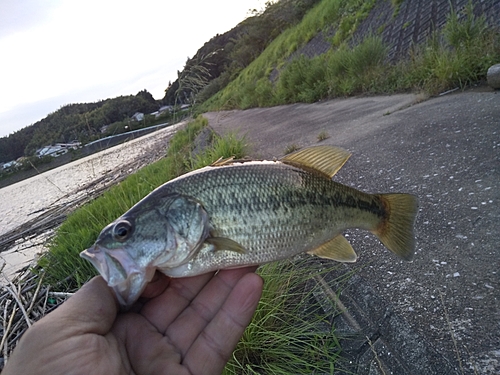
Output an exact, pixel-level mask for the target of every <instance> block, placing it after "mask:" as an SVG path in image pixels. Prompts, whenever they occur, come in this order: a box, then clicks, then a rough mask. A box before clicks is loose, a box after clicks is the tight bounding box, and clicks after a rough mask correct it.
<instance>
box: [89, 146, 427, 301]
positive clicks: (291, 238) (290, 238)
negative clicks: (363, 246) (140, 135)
mask: <svg viewBox="0 0 500 375" xmlns="http://www.w3.org/2000/svg"><path fill="white" fill-rule="evenodd" d="M349 156H350V153H348V152H347V151H345V150H343V149H340V148H336V147H331V146H316V147H310V148H306V149H303V150H300V151H298V152H295V153H293V154H290V155H287V156H285V157H284V158H282V159H281V160H279V161H219V162H218V163H216V164H215V165H212V166H210V167H205V168H202V169H199V170H196V171H194V172H190V173H187V174H185V175H183V176H180V177H178V178H176V179H174V180H171V181H169V182H167V183H166V184H164V185H162V186H160V187H159V188H157V189H156V190H154V191H153V192H152V193H151V194H149V195H148V196H147V197H145V198H144V199H142V200H141V201H140V202H138V203H137V204H136V205H135V206H133V207H132V208H131V209H130V210H129V211H128V212H126V213H125V214H124V215H122V216H121V217H119V218H118V219H117V220H115V221H114V222H112V223H111V224H109V225H108V226H107V227H105V228H104V229H103V230H102V232H101V234H100V235H99V237H98V238H97V241H96V242H95V244H94V245H93V246H92V247H91V248H89V249H87V250H85V251H83V252H82V253H81V256H82V257H83V258H85V259H88V260H89V261H91V262H92V264H93V265H94V266H95V267H96V268H97V270H98V271H99V272H100V273H101V275H102V276H103V277H104V279H105V280H106V281H107V282H108V284H109V285H110V286H111V287H112V288H113V289H114V290H115V292H116V294H117V296H118V299H119V301H120V303H121V304H122V305H123V306H124V307H128V306H130V305H131V304H133V303H134V302H135V301H136V300H137V298H139V296H140V294H141V293H142V291H143V290H144V288H145V286H146V285H147V283H148V282H149V281H150V280H151V278H152V277H153V275H154V273H155V271H156V270H159V271H161V272H163V273H164V274H166V275H168V276H171V277H185V276H194V275H199V274H202V273H206V272H210V271H214V270H218V269H223V268H236V267H242V266H246V265H257V264H263V263H268V262H272V261H276V260H280V259H284V258H287V257H290V256H293V255H295V254H298V253H300V252H307V253H309V254H312V255H316V256H319V257H322V258H329V259H333V260H336V261H340V262H354V261H355V260H356V258H357V255H356V253H355V252H354V250H353V249H352V247H351V245H350V244H349V242H348V241H347V240H346V239H345V238H344V237H343V236H342V234H341V233H342V231H343V230H345V229H347V228H362V229H366V230H369V231H371V232H372V233H374V234H375V235H376V236H377V237H378V238H379V239H380V241H381V242H382V243H383V244H384V245H385V246H386V247H387V248H388V249H389V250H391V251H392V252H394V253H395V254H397V255H398V256H399V257H401V258H402V259H405V260H411V259H412V257H413V254H414V247H415V239H414V234H413V225H414V221H415V217H416V214H417V210H418V208H417V205H418V204H417V199H416V197H415V196H413V195H410V194H367V193H363V192H361V191H358V190H356V189H353V188H351V187H348V186H345V185H342V184H339V183H337V182H334V181H333V180H332V177H333V176H334V175H335V173H336V172H337V171H338V170H339V169H340V168H341V167H342V165H343V164H344V163H345V162H346V161H347V159H348V158H349Z"/></svg>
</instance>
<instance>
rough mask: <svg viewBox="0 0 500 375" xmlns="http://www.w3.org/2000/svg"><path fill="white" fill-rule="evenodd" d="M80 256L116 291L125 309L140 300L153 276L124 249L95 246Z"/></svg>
mask: <svg viewBox="0 0 500 375" xmlns="http://www.w3.org/2000/svg"><path fill="white" fill-rule="evenodd" d="M80 256H81V257H82V258H84V259H87V260H88V261H90V262H91V263H92V265H93V266H94V267H95V268H96V269H97V270H98V271H99V273H100V274H101V275H102V277H103V278H104V280H106V282H107V283H108V285H109V286H110V287H111V288H112V289H113V290H114V292H115V294H116V297H117V299H118V302H119V303H120V305H121V306H122V307H125V308H129V307H130V306H131V305H132V304H133V303H134V301H136V300H137V299H138V298H139V296H140V295H141V293H142V292H143V290H144V288H145V287H146V285H147V283H148V282H149V281H150V280H148V279H151V278H152V276H153V275H150V277H149V278H148V277H147V275H146V272H145V271H143V270H141V269H140V267H139V266H138V265H137V264H136V263H135V262H134V260H133V259H132V258H131V257H130V255H129V254H128V253H127V251H126V250H125V249H124V248H117V249H113V250H108V249H103V248H100V247H99V246H98V245H93V246H92V247H90V248H88V249H87V250H84V251H82V252H81V253H80ZM153 273H154V272H153ZM148 276H149V275H148Z"/></svg>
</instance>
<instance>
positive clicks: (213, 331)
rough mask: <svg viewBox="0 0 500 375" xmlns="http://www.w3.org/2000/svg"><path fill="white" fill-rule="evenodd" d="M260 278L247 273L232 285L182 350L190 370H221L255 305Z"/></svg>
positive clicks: (258, 295) (248, 321) (198, 372)
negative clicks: (203, 325)
mask: <svg viewBox="0 0 500 375" xmlns="http://www.w3.org/2000/svg"><path fill="white" fill-rule="evenodd" d="M262 284H263V281H262V279H261V278H260V276H258V275H256V274H254V273H249V274H246V275H245V276H243V277H242V278H241V279H240V280H239V281H238V282H237V284H236V285H235V287H234V289H232V291H231V293H230V294H229V296H228V297H227V299H226V301H225V302H224V303H223V305H222V307H221V309H220V310H219V311H218V312H217V313H216V314H215V316H214V317H213V319H212V320H211V321H210V323H209V324H208V325H207V326H206V327H205V329H204V330H203V331H202V332H201V334H200V335H199V336H198V337H197V339H196V340H195V342H194V343H193V345H192V346H191V347H190V348H189V350H188V352H187V353H186V354H185V357H184V360H183V364H184V365H185V366H187V367H188V368H189V370H190V373H191V374H220V373H221V372H222V370H223V368H224V366H225V364H226V363H227V361H228V360H229V358H230V356H231V353H232V352H233V350H234V348H235V347H236V344H237V343H238V341H239V339H240V338H241V336H242V335H243V332H244V331H245V328H246V327H247V325H248V324H249V323H250V321H251V319H252V316H253V314H254V312H255V309H256V308H257V304H258V302H259V299H260V296H261V293H262Z"/></svg>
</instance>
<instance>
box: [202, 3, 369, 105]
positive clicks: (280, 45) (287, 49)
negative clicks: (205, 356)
mask: <svg viewBox="0 0 500 375" xmlns="http://www.w3.org/2000/svg"><path fill="white" fill-rule="evenodd" d="M374 3H375V1H373V0H370V1H367V2H366V1H362V0H323V1H321V2H320V3H319V4H318V5H316V6H315V7H314V8H313V9H311V10H310V11H309V12H308V13H307V14H306V15H305V16H304V18H303V19H302V21H301V22H300V23H299V24H298V25H296V26H294V27H292V28H289V29H287V30H285V31H284V32H283V33H281V34H280V35H279V36H278V37H277V38H276V39H275V40H274V41H273V42H272V43H271V44H270V45H269V46H268V47H267V48H266V49H265V50H264V52H263V53H262V54H261V55H260V56H259V57H257V59H255V60H254V61H253V62H252V63H251V64H250V65H249V66H248V67H247V68H245V69H244V70H243V71H242V72H241V73H240V74H239V75H238V77H237V78H236V79H235V80H233V81H232V82H230V83H229V84H228V85H227V86H226V87H225V88H224V89H223V90H222V91H220V92H218V93H217V94H216V95H214V96H213V97H212V98H210V99H209V100H208V101H207V102H206V103H205V104H204V105H203V106H202V107H201V111H206V110H221V109H228V108H242V109H244V108H250V107H256V106H261V107H263V106H270V105H275V104H279V103H280V101H279V100H277V97H276V95H275V93H274V92H273V91H274V88H273V84H272V83H271V82H270V80H269V76H270V74H271V72H272V71H273V70H274V69H275V68H278V69H280V68H282V67H283V66H284V65H286V60H287V59H288V58H289V57H290V55H291V54H292V53H294V52H295V51H296V50H297V49H298V48H300V47H302V46H303V45H305V44H306V43H307V42H308V41H309V40H311V39H312V38H313V37H314V36H316V35H317V33H318V32H320V31H322V30H325V29H326V28H327V27H329V26H330V25H332V24H336V23H339V24H340V25H341V27H342V30H343V31H342V35H340V34H339V36H338V37H337V38H336V40H337V42H339V43H341V42H343V41H344V40H345V39H347V38H348V37H349V36H350V35H351V33H352V32H353V31H354V30H355V27H356V26H357V24H358V23H359V22H361V20H362V19H364V17H366V15H367V14H368V12H369V10H370V9H371V7H372V6H373V4H374Z"/></svg>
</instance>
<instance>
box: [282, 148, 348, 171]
mask: <svg viewBox="0 0 500 375" xmlns="http://www.w3.org/2000/svg"><path fill="white" fill-rule="evenodd" d="M350 156H351V153H350V152H348V151H346V150H344V149H342V148H340V147H334V146H313V147H308V148H304V149H302V150H299V151H297V152H294V153H293V154H290V155H286V156H284V157H283V158H282V159H281V161H282V162H283V163H286V164H290V165H293V166H295V167H299V168H302V169H313V170H315V171H317V172H320V173H322V174H324V175H326V176H328V178H332V177H333V176H334V175H335V173H337V171H338V170H339V169H340V168H342V166H343V165H344V164H345V162H346V161H347V159H349V157H350Z"/></svg>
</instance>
